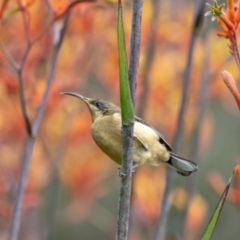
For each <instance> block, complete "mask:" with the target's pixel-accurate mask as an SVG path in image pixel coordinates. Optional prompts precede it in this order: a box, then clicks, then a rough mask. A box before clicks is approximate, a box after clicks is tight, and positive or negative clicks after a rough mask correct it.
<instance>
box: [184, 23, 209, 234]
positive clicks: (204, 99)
mask: <svg viewBox="0 0 240 240" xmlns="http://www.w3.org/2000/svg"><path fill="white" fill-rule="evenodd" d="M208 30H209V28H208V27H207V29H206V31H205V33H204V38H203V41H204V42H205V49H206V51H205V56H204V60H203V67H202V72H203V74H202V81H201V86H200V91H199V104H198V106H199V110H198V117H197V119H198V122H197V125H196V129H195V134H194V135H195V136H194V138H195V139H194V142H193V147H192V151H191V152H192V153H191V159H194V161H195V163H198V162H199V158H200V148H199V144H200V139H201V132H202V126H203V122H204V116H205V112H206V109H207V103H208V100H209V85H210V81H211V78H210V77H209V59H210V58H209V53H210V52H211V51H210V47H209V44H208V38H207V36H208V32H209V31H208ZM197 176H198V173H197V172H196V173H195V174H193V175H191V176H189V178H188V179H187V182H186V190H187V193H188V194H187V196H188V198H187V202H186V204H185V207H184V210H183V214H182V219H183V221H182V222H181V224H180V234H181V235H182V236H183V238H184V239H186V238H187V232H186V221H187V213H188V209H189V204H190V202H191V200H192V197H193V194H194V191H195V187H196V182H197Z"/></svg>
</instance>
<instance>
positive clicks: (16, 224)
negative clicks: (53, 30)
mask: <svg viewBox="0 0 240 240" xmlns="http://www.w3.org/2000/svg"><path fill="white" fill-rule="evenodd" d="M68 19H69V14H67V16H66V17H65V19H64V23H63V26H62V28H58V30H59V32H58V33H57V34H59V37H58V38H57V41H56V42H54V52H53V57H52V61H51V68H50V73H49V76H48V79H47V85H46V89H45V93H44V95H43V100H42V102H41V105H40V108H39V111H38V113H37V116H36V119H35V121H34V123H33V129H32V135H31V136H29V138H28V140H27V144H26V150H25V155H24V161H23V170H22V175H21V179H20V183H19V189H18V194H17V199H16V205H15V210H14V216H13V222H12V226H11V230H10V236H9V239H10V240H17V238H18V233H19V229H20V222H21V212H22V205H23V199H24V193H25V190H26V186H27V180H28V175H29V169H30V163H31V158H32V152H33V148H34V143H35V139H36V135H37V133H38V129H39V126H40V124H41V121H42V118H43V114H44V111H45V108H46V103H47V98H48V95H49V92H50V87H51V84H52V82H53V78H54V73H55V70H56V63H57V57H58V54H59V51H60V48H61V44H62V41H63V37H64V34H65V31H66V27H67V23H68Z"/></svg>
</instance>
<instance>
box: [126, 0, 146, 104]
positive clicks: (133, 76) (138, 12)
mask: <svg viewBox="0 0 240 240" xmlns="http://www.w3.org/2000/svg"><path fill="white" fill-rule="evenodd" d="M142 5H143V0H135V1H133V14H132V35H131V47H130V62H129V70H128V77H129V82H130V90H131V96H132V101H133V105H135V92H136V87H137V77H138V67H139V55H140V44H141V23H142Z"/></svg>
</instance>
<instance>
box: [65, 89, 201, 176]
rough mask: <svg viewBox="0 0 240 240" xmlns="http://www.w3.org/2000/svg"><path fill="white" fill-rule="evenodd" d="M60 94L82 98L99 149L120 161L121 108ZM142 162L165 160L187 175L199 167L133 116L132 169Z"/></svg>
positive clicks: (150, 162)
mask: <svg viewBox="0 0 240 240" xmlns="http://www.w3.org/2000/svg"><path fill="white" fill-rule="evenodd" d="M62 94H67V95H71V96H74V97H77V98H79V99H81V100H82V101H83V102H85V103H86V104H87V106H88V109H89V111H90V114H91V117H92V127H91V130H92V137H93V139H94V141H95V142H96V144H97V145H98V146H99V147H100V148H101V150H102V151H103V152H104V153H106V154H107V155H108V156H109V157H110V158H111V159H112V160H113V161H115V162H116V163H118V164H120V165H121V162H122V131H121V129H122V119H121V109H120V108H119V107H118V106H116V105H115V104H113V103H111V102H108V101H105V100H101V99H91V98H87V97H84V96H81V95H79V94H76V93H72V92H63V93H62ZM144 163H148V164H151V165H153V166H159V165H160V163H165V164H166V165H168V166H169V167H171V168H173V169H174V170H175V171H176V172H177V173H178V174H180V175H183V176H189V175H190V174H191V173H192V172H195V171H197V170H198V166H197V165H196V164H195V163H194V162H191V161H189V160H187V159H184V158H182V157H180V156H178V155H177V154H175V153H173V152H172V147H171V146H170V145H169V144H168V143H167V141H166V140H165V139H164V137H163V136H162V134H160V133H159V132H158V131H157V130H156V129H154V128H153V127H152V126H150V125H149V124H148V123H146V122H145V121H143V120H142V119H141V118H139V117H137V116H135V123H134V134H133V168H135V167H137V166H139V165H142V164H144Z"/></svg>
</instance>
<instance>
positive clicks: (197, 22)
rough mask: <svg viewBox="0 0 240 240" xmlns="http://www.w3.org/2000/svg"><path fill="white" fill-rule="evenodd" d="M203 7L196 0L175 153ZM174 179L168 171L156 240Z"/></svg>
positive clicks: (161, 235) (164, 221) (162, 231)
mask: <svg viewBox="0 0 240 240" xmlns="http://www.w3.org/2000/svg"><path fill="white" fill-rule="evenodd" d="M204 6H205V0H197V4H196V9H195V13H194V21H193V28H192V33H191V39H190V45H189V50H188V57H187V65H186V69H185V73H184V76H183V81H184V83H183V95H182V100H181V106H180V111H179V114H178V122H177V131H176V133H175V137H174V141H173V149H174V151H175V152H178V151H179V149H180V143H181V140H182V133H183V127H184V118H185V115H186V110H187V103H188V97H189V89H190V81H191V79H190V77H191V70H192V59H193V51H194V46H195V42H196V39H197V36H198V34H199V31H200V28H201V25H202V21H203V15H204ZM175 177H176V175H175V172H173V171H172V170H171V169H168V171H167V179H166V187H165V190H164V195H163V200H162V206H161V214H160V219H159V223H158V229H157V234H156V240H163V239H164V236H165V232H166V225H167V220H168V214H169V211H170V206H171V200H170V193H171V190H172V187H173V183H174V180H175Z"/></svg>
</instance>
